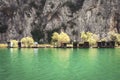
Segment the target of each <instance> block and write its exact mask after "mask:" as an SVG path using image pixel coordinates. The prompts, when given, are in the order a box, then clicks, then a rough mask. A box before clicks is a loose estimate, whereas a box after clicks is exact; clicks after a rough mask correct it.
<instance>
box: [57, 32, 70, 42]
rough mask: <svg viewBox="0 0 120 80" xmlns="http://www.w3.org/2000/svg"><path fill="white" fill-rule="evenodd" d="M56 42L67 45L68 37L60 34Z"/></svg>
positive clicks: (62, 33)
mask: <svg viewBox="0 0 120 80" xmlns="http://www.w3.org/2000/svg"><path fill="white" fill-rule="evenodd" d="M58 42H59V43H69V42H70V37H69V36H68V35H67V34H66V33H64V32H61V33H60V35H59V36H58Z"/></svg>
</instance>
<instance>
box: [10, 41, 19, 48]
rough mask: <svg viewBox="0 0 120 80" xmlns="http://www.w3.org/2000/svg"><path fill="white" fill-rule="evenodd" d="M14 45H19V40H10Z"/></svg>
mask: <svg viewBox="0 0 120 80" xmlns="http://www.w3.org/2000/svg"><path fill="white" fill-rule="evenodd" d="M10 42H11V44H12V47H18V41H17V40H10Z"/></svg>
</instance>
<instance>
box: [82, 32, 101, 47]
mask: <svg viewBox="0 0 120 80" xmlns="http://www.w3.org/2000/svg"><path fill="white" fill-rule="evenodd" d="M81 38H82V40H83V41H84V42H89V44H90V45H91V46H93V45H96V43H97V41H98V40H99V37H98V35H96V34H93V33H91V32H82V33H81Z"/></svg>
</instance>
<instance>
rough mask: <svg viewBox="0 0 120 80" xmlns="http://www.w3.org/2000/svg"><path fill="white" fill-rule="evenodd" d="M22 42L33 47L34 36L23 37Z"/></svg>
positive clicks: (25, 45)
mask: <svg viewBox="0 0 120 80" xmlns="http://www.w3.org/2000/svg"><path fill="white" fill-rule="evenodd" d="M21 42H22V44H23V45H24V47H31V46H32V45H33V44H34V40H33V38H32V37H24V38H22V39H21Z"/></svg>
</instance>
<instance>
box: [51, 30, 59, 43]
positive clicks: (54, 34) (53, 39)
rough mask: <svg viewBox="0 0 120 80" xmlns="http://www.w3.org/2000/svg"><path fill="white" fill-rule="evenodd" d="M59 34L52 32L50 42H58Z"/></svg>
mask: <svg viewBox="0 0 120 80" xmlns="http://www.w3.org/2000/svg"><path fill="white" fill-rule="evenodd" d="M58 37H59V34H58V33H57V32H54V33H53V35H52V41H53V42H57V41H58Z"/></svg>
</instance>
